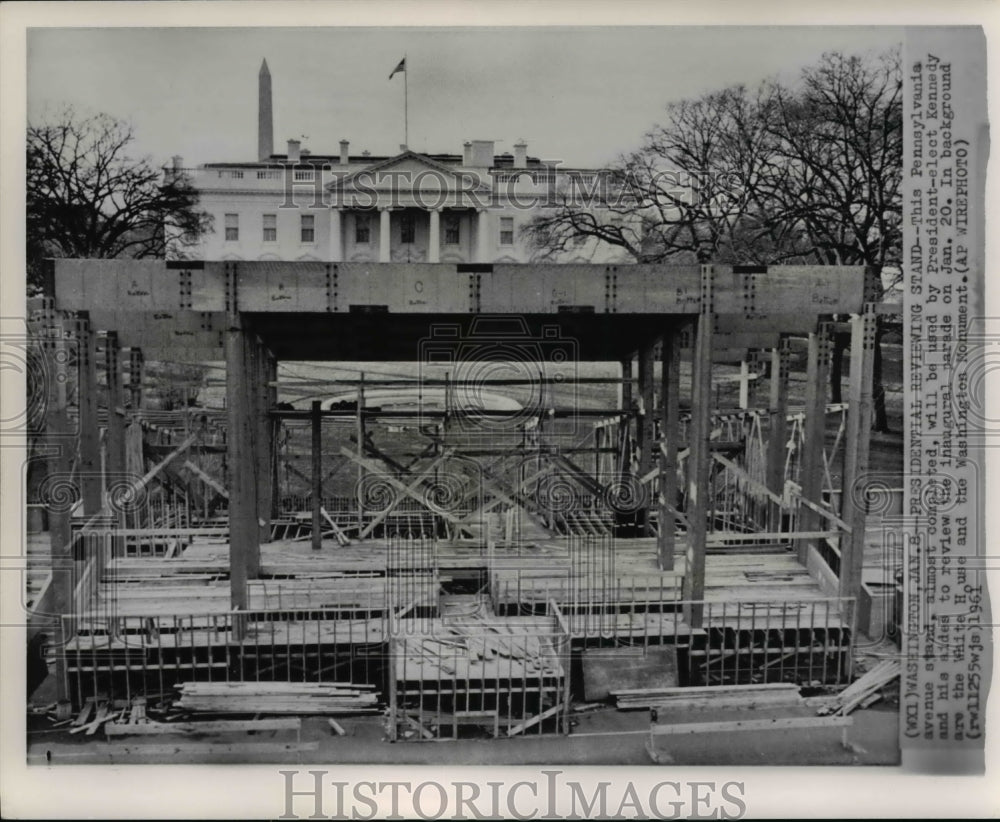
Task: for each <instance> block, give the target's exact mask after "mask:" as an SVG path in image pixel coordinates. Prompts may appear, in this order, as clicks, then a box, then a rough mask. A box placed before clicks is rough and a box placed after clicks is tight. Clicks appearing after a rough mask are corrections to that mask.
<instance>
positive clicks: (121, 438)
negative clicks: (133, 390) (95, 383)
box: [104, 331, 125, 488]
mask: <svg viewBox="0 0 1000 822" xmlns="http://www.w3.org/2000/svg"><path fill="white" fill-rule="evenodd" d="M104 373H105V376H106V379H107V383H108V428H107V431H108V434H107V440H106V442H107V445H106V449H107V455H108V463H107V464H108V483H107V487H108V488H110V487H111V486H112V484H113V483H114V482H116V481H117V480H118V478H121V477H123V476H124V475H125V418H124V416H123V415H122V413H121V411H120V410H119V409H120V407H121V405H122V402H123V393H124V392H123V386H122V369H121V351H120V349H119V344H118V335H117V334H116V333H115V332H114V331H109V332H107V334H106V335H105V338H104Z"/></svg>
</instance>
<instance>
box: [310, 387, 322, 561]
mask: <svg viewBox="0 0 1000 822" xmlns="http://www.w3.org/2000/svg"><path fill="white" fill-rule="evenodd" d="M320 410H321V404H320V401H319V400H313V402H312V408H311V411H312V414H311V416H310V431H311V432H312V437H311V440H310V454H311V464H312V476H311V482H312V534H311V537H312V548H313V550H314V551H319V550H321V549H322V547H323V534H322V531H321V529H320V517H321V516H322V511H323V426H322V423H323V418H322V417H321V416H320Z"/></svg>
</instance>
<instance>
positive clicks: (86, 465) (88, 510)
mask: <svg viewBox="0 0 1000 822" xmlns="http://www.w3.org/2000/svg"><path fill="white" fill-rule="evenodd" d="M76 339H77V348H78V350H77V358H78V359H77V362H78V365H79V369H78V372H77V373H78V382H77V391H78V397H79V399H78V404H79V409H80V418H79V425H80V471H79V477H80V486H81V494H82V497H83V513H84V515H85V516H87V517H92V516H94V515H95V514H99V513H100V511H101V507H102V503H103V501H104V499H103V498H104V494H103V492H102V488H101V485H102V482H101V434H100V423H99V422H98V419H97V341H96V339H95V335H94V330H93V329H92V328H91V327H90V322H89V320H87V319H86V317H80V318H79V319H77V321H76Z"/></svg>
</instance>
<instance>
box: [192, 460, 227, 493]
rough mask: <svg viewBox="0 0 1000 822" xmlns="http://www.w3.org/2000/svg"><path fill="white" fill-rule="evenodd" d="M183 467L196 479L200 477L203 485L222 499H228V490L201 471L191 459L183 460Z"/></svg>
mask: <svg viewBox="0 0 1000 822" xmlns="http://www.w3.org/2000/svg"><path fill="white" fill-rule="evenodd" d="M184 467H185V468H187V470H188V471H190V472H191V473H192V474H194V475H195V476H196V477H198V479H200V480H201V481H202V482H203V483H205V485H207V486H208V487H209V488H211V489H212V490H213V491H215V493H217V494H218V495H219V496H220V497H223V498H224V499H229V492H228V491H227V490H226V489H225V488H224V487H223V486H222V485H220V484H219V483H218V482H216V481H215V480H214V479H212V477H211V476H209V475H208V474H207V473H206V472H205V471H203V470H202V469H201V468H200V467H199V466H198V465H196V464H195V463H193V462H191V460H185V461H184Z"/></svg>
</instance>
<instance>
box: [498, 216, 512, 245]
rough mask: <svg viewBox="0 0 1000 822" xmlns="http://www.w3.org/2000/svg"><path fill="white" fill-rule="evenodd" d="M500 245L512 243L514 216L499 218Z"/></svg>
mask: <svg viewBox="0 0 1000 822" xmlns="http://www.w3.org/2000/svg"><path fill="white" fill-rule="evenodd" d="M500 245H514V218H513V217H501V218H500Z"/></svg>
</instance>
